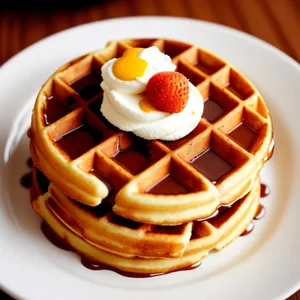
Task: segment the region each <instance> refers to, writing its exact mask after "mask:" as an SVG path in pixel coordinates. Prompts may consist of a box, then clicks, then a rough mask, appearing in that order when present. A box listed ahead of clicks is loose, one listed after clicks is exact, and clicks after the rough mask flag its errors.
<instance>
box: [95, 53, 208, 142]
mask: <svg viewBox="0 0 300 300" xmlns="http://www.w3.org/2000/svg"><path fill="white" fill-rule="evenodd" d="M139 56H140V57H141V58H143V59H144V60H146V61H147V63H148V67H147V70H146V72H145V74H144V75H143V76H142V77H140V78H136V80H131V81H122V80H120V79H118V78H116V77H115V76H114V74H113V71H112V66H113V63H114V62H115V61H116V60H115V59H113V60H111V61H108V62H107V63H106V64H104V65H103V67H102V77H103V81H102V83H101V87H102V89H103V91H104V96H103V102H102V105H101V109H100V110H101V112H102V114H103V116H104V117H105V118H106V119H107V120H108V121H109V122H110V123H111V124H113V125H114V126H116V127H117V128H119V129H121V130H123V131H131V132H133V133H134V134H135V135H137V136H139V137H141V138H144V139H147V140H155V139H160V140H165V141H174V140H177V139H180V138H182V137H184V136H186V135H187V134H189V133H190V132H191V131H192V130H193V129H194V128H195V127H196V126H197V125H198V124H199V121H200V119H201V116H202V113H203V99H202V96H201V94H200V92H199V91H198V89H197V88H196V87H195V86H194V85H193V84H192V83H190V82H189V99H188V101H187V104H186V106H185V108H184V109H183V110H182V111H181V112H179V113H167V112H162V111H158V110H155V109H152V110H150V111H145V110H144V109H143V108H142V106H141V103H142V101H146V102H147V100H146V99H145V95H144V94H143V93H142V92H144V91H145V89H146V86H147V83H148V80H149V79H150V78H151V76H153V75H154V74H156V73H157V72H161V71H173V70H175V66H174V65H173V63H172V62H171V59H170V58H169V57H168V56H166V55H165V54H163V53H161V52H160V51H159V50H158V49H157V48H156V47H150V48H147V49H144V50H142V51H141V53H140V55H139ZM158 62H160V63H158Z"/></svg>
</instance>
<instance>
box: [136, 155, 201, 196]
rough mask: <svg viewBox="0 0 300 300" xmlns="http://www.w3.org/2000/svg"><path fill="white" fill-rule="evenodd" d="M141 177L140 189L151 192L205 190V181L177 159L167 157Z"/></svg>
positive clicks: (177, 192)
mask: <svg viewBox="0 0 300 300" xmlns="http://www.w3.org/2000/svg"><path fill="white" fill-rule="evenodd" d="M155 167H156V168H152V169H151V170H149V171H148V173H147V174H145V173H144V174H143V176H145V177H146V178H147V180H144V177H143V176H142V177H140V178H139V184H140V189H141V190H142V191H144V192H146V193H149V194H154V195H155V194H156V195H157V194H162V195H179V194H187V193H190V192H196V191H201V190H204V189H205V187H204V185H203V182H201V180H199V178H198V177H196V176H195V175H194V174H192V173H190V171H189V170H188V169H187V168H186V166H185V164H184V163H183V162H181V161H178V160H177V159H176V160H175V159H170V158H165V159H164V160H163V161H160V164H157V165H156V166H155Z"/></svg>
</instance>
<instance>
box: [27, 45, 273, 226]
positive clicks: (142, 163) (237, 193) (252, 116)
mask: <svg viewBox="0 0 300 300" xmlns="http://www.w3.org/2000/svg"><path fill="white" fill-rule="evenodd" d="M151 45H156V46H157V47H158V48H159V49H160V50H161V51H162V52H164V53H166V54H168V55H170V57H171V58H172V61H173V63H175V64H176V65H177V71H179V72H181V73H183V74H184V75H185V76H186V77H187V78H188V79H189V80H190V81H191V82H192V83H193V84H194V85H195V86H196V87H197V88H198V89H199V91H200V92H201V94H202V96H203V99H204V100H205V103H204V115H203V118H202V120H201V122H200V123H199V125H198V126H197V127H196V129H195V130H194V131H193V132H191V133H190V134H189V135H188V136H186V137H184V138H183V139H180V140H178V141H175V142H163V141H145V140H141V139H139V138H136V137H135V136H134V135H132V134H130V133H125V132H121V131H119V130H117V129H116V128H115V127H114V126H112V125H110V124H109V123H108V122H107V121H106V120H105V119H104V117H103V116H102V114H101V113H100V104H101V101H102V91H101V90H100V86H99V84H100V81H101V78H100V70H101V66H102V65H103V64H104V63H105V62H106V61H108V60H110V59H111V58H114V57H120V56H121V55H122V53H123V52H124V50H126V49H127V48H129V47H132V46H133V47H149V46H151ZM30 137H31V143H30V145H31V153H32V157H33V161H34V163H35V164H36V165H37V166H38V167H39V168H40V169H41V170H42V171H43V173H45V175H46V176H47V177H48V178H49V179H50V180H51V182H53V184H54V185H55V186H56V187H57V188H58V189H59V190H61V191H62V192H63V193H64V194H66V195H68V196H70V197H71V198H72V199H76V201H78V202H81V203H83V204H85V205H89V206H97V205H99V204H100V203H101V201H102V200H103V199H105V198H106V197H107V196H108V195H109V197H113V198H115V205H114V207H113V211H114V212H115V213H116V214H118V215H120V216H123V217H126V218H129V219H131V220H134V221H137V222H141V223H149V224H157V225H177V224H182V223H185V222H189V221H191V220H196V219H201V218H206V217H208V216H211V215H213V213H214V212H215V211H216V209H217V208H218V207H219V206H220V205H228V204H231V203H232V202H234V201H235V200H237V199H239V198H240V197H242V196H244V195H246V194H247V193H248V192H249V191H250V190H251V188H252V186H253V184H254V182H255V179H256V177H257V174H258V172H259V171H260V169H261V168H262V166H263V163H264V161H265V159H266V157H267V156H268V153H269V151H270V146H271V144H272V124H271V118H270V116H269V112H268V109H267V107H266V105H265V103H264V101H263V99H262V97H261V95H260V94H259V92H258V91H257V90H256V88H255V87H254V86H253V85H252V84H251V83H250V82H249V81H248V80H247V79H246V78H245V77H244V76H243V75H242V74H240V73H239V72H238V71H237V70H236V69H235V68H234V67H232V66H231V65H230V64H229V63H227V62H225V61H224V60H222V59H220V58H218V57H217V56H215V55H213V54H211V53H209V52H208V51H206V50H204V49H201V48H198V47H196V46H194V45H191V44H187V43H184V42H181V41H174V40H167V39H150V40H149V39H148V40H145V39H138V40H123V41H113V42H110V43H108V45H107V47H106V48H104V49H101V50H99V51H96V52H93V53H90V54H87V55H85V56H83V57H80V58H77V59H75V60H73V61H71V62H70V63H67V64H66V65H64V66H63V67H61V68H60V69H59V70H58V71H56V72H55V73H54V74H53V75H52V76H51V77H50V78H49V79H48V80H47V82H46V83H45V84H44V86H43V87H42V89H41V91H40V93H39V95H38V97H37V101H36V103H35V107H34V110H33V116H32V124H31V134H30ZM212 160H213V162H214V163H213V164H217V166H218V167H216V168H215V170H214V172H213V173H211V172H210V170H211V167H212V165H213V164H212V163H211V161H212ZM128 161H129V162H130V163H128ZM133 162H134V163H133ZM166 186H167V187H168V188H166Z"/></svg>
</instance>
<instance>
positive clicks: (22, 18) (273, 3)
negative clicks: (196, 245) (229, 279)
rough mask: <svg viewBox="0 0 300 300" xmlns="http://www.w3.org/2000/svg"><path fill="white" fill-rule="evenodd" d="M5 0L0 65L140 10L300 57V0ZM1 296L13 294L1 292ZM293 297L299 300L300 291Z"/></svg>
mask: <svg viewBox="0 0 300 300" xmlns="http://www.w3.org/2000/svg"><path fill="white" fill-rule="evenodd" d="M1 2H3V1H1ZM1 2H0V64H2V63H4V62H5V61H7V60H8V59H9V58H10V57H12V56H13V55H15V54H16V53H18V52H19V51H21V50H22V49H24V48H25V47H27V46H29V45H31V44H33V43H35V42H36V41H38V40H40V39H42V38H44V37H46V36H48V35H50V34H53V33H55V32H58V31H61V30H64V29H67V28H70V27H73V26H75V25H79V24H84V23H88V22H93V21H97V20H103V19H108V18H113V17H122V16H138V15H145V16H146V15H148V16H149V15H171V16H181V17H190V18H195V19H200V20H206V21H210V22H215V23H219V24H224V25H227V26H230V27H233V28H236V29H238V30H241V31H244V32H247V33H249V34H252V35H254V36H256V37H258V38H261V39H263V40H265V41H267V42H269V43H270V44H272V45H274V46H275V47H277V48H279V49H281V50H282V51H284V52H285V53H286V54H288V55H289V56H291V57H292V58H294V59H295V60H296V61H298V62H300V0H107V1H105V0H102V1H101V0H98V1H91V0H90V1H88V0H86V1H81V4H76V1H73V2H72V5H68V3H69V1H53V0H52V1H48V2H50V3H49V4H44V3H42V5H47V7H45V6H44V7H41V6H36V5H35V4H32V2H33V1H30V0H27V1H24V3H25V4H18V5H15V7H14V3H15V1H12V4H10V3H6V4H5V5H4V4H1ZM8 2H9V1H8ZM44 2H46V1H44ZM82 3H84V6H83V4H82ZM40 5H41V4H40ZM0 299H1V300H2V299H11V298H9V297H8V296H7V298H6V296H5V295H4V294H3V293H1V291H0ZM289 300H300V292H299V291H298V292H297V293H296V294H294V295H292V296H291V297H290V298H289Z"/></svg>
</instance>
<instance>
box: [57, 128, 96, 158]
mask: <svg viewBox="0 0 300 300" xmlns="http://www.w3.org/2000/svg"><path fill="white" fill-rule="evenodd" d="M101 140H102V134H101V133H100V132H99V131H98V130H97V129H96V128H95V127H92V126H90V125H88V124H82V125H81V126H79V127H78V128H76V129H74V130H72V131H71V132H68V133H67V134H65V135H64V136H62V137H59V138H58V139H56V140H55V145H56V146H58V148H60V149H61V150H62V151H63V152H64V153H65V154H66V155H68V156H69V158H70V159H75V158H77V157H79V156H80V155H82V154H83V153H85V152H87V151H88V150H90V149H91V148H93V147H94V146H96V144H98V143H99V142H100V141H101ZM78 141H80V142H78Z"/></svg>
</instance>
